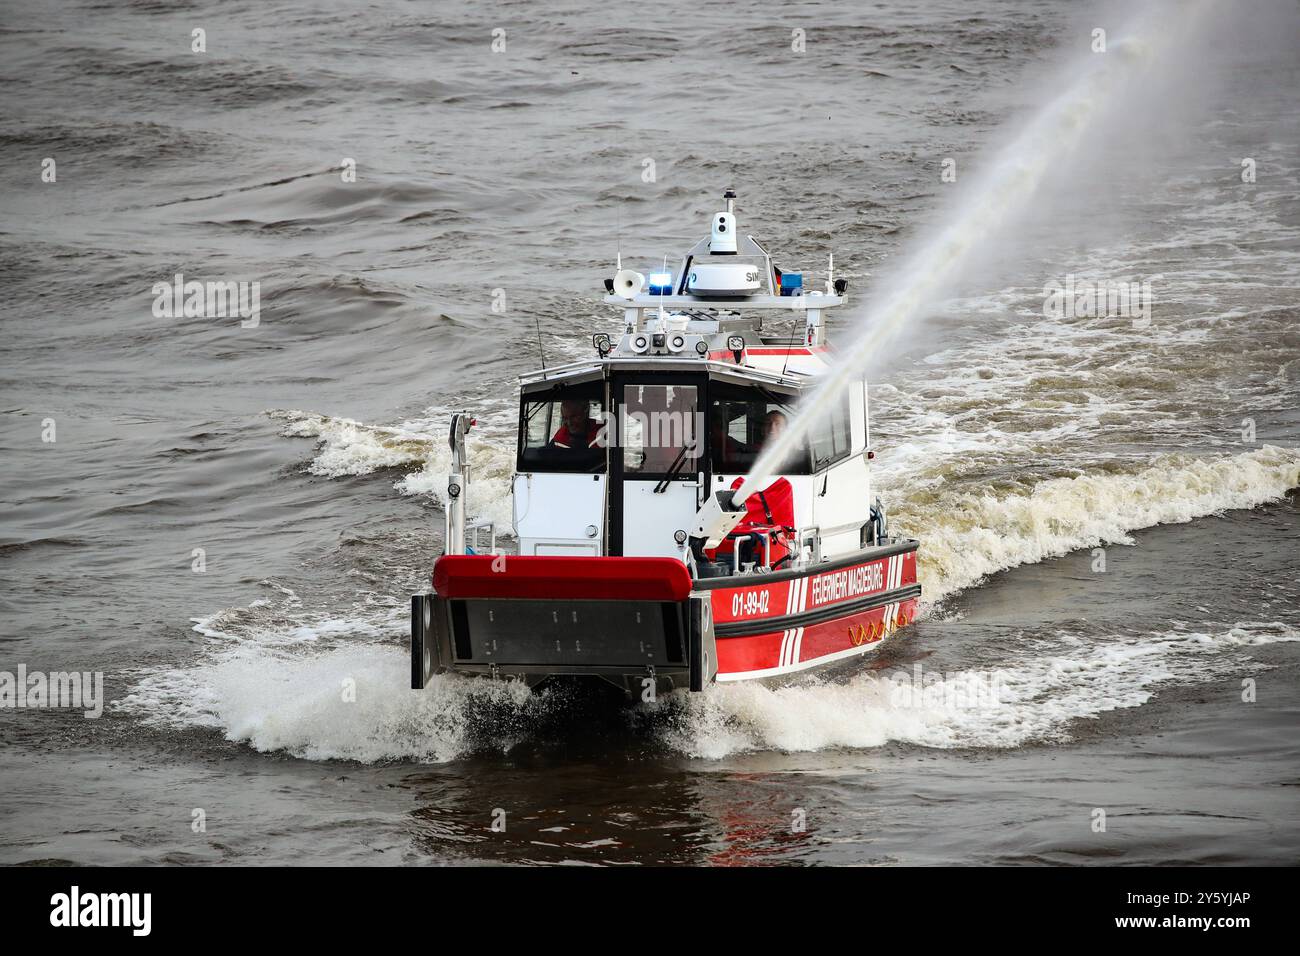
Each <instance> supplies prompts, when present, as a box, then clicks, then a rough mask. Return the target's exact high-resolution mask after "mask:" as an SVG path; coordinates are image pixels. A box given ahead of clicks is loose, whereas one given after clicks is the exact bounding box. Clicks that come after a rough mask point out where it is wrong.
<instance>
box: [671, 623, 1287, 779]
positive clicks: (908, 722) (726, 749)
mask: <svg viewBox="0 0 1300 956" xmlns="http://www.w3.org/2000/svg"><path fill="white" fill-rule="evenodd" d="M1294 641H1300V628H1297V627H1296V626H1294V625H1290V624H1285V623H1281V622H1240V623H1237V624H1235V625H1233V626H1231V627H1228V628H1225V629H1196V628H1194V627H1182V628H1179V629H1177V630H1172V631H1168V632H1164V633H1159V634H1152V635H1142V636H1116V635H1106V634H1095V635H1087V636H1081V635H1076V634H1069V633H1063V634H1059V635H1055V636H1052V637H1047V638H1044V637H1041V636H1039V637H1027V638H1026V639H1025V641H1024V653H1023V654H1022V655H1021V656H1019V657H1017V658H1013V659H1010V660H1008V661H1006V662H1005V664H1003V665H1002V666H1000V667H998V668H996V669H995V670H987V671H986V670H962V671H958V672H956V673H947V674H941V675H934V678H933V679H927V677H926V672H925V671H924V670H914V669H908V668H899V669H896V670H893V671H885V672H883V673H879V674H878V673H874V672H868V673H862V674H859V675H857V676H855V677H853V678H852V679H851V680H849V681H848V682H847V683H842V684H830V683H811V684H806V685H795V686H789V687H781V688H775V689H774V688H771V687H766V686H763V685H761V684H754V683H748V684H728V685H720V686H717V687H714V688H711V689H710V690H709V691H708V692H707V693H704V694H688V693H679V694H677V695H674V696H673V697H672V698H670V699H669V700H668V701H667V702H665V703H664V704H663V705H661V706H662V707H665V708H673V709H674V711H675V712H674V713H673V716H672V719H671V721H669V722H668V724H667V726H666V727H665V729H663V730H661V731H660V737H661V739H662V740H663V741H664V742H665V743H666V744H667V745H669V746H670V747H672V748H674V749H676V750H679V751H681V752H682V753H685V754H687V755H689V756H692V757H699V758H703V759H709V760H717V759H721V758H723V757H727V756H730V755H731V754H735V753H740V752H745V751H751V750H781V751H787V752H788V751H805V750H827V749H833V748H841V747H843V748H854V749H857V748H866V747H878V746H881V745H883V744H886V743H890V742H895V741H897V742H902V743H910V744H916V745H918V746H923V747H937V748H945V749H947V748H953V747H977V748H1008V747H1017V746H1020V745H1021V744H1024V743H1026V742H1029V741H1049V740H1054V741H1063V740H1067V739H1069V727H1070V725H1071V724H1072V723H1073V722H1074V721H1077V720H1080V719H1087V718H1091V717H1096V716H1098V715H1099V714H1102V713H1105V712H1107V711H1111V710H1116V709H1121V708H1129V707H1138V706H1141V705H1142V704H1144V703H1146V702H1147V701H1148V700H1150V698H1151V696H1152V694H1153V693H1154V690H1155V688H1156V687H1157V686H1158V685H1161V684H1165V683H1200V682H1205V681H1211V680H1215V679H1217V678H1220V677H1223V676H1225V675H1229V674H1239V673H1247V672H1253V670H1252V668H1251V667H1250V666H1249V665H1244V666H1243V664H1242V662H1241V661H1240V660H1237V659H1235V658H1222V657H1219V656H1217V655H1219V654H1220V652H1223V651H1225V650H1230V649H1235V648H1241V647H1251V646H1261V645H1265V644H1273V643H1279V642H1282V643H1290V642H1294ZM918 668H919V665H918ZM990 688H992V689H993V690H994V691H995V692H994V693H990Z"/></svg>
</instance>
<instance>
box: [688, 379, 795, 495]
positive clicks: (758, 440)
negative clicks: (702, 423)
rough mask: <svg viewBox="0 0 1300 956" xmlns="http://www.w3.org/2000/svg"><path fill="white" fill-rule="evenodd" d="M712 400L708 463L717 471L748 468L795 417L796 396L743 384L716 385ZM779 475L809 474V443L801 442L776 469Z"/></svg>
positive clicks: (736, 472)
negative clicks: (793, 405) (794, 398)
mask: <svg viewBox="0 0 1300 956" xmlns="http://www.w3.org/2000/svg"><path fill="white" fill-rule="evenodd" d="M711 395H712V398H711V400H710V402H709V462H710V465H711V467H712V469H713V471H714V472H715V473H717V474H724V475H739V474H744V473H745V472H747V471H749V469H750V467H751V466H752V465H753V464H754V462H755V461H757V460H758V456H759V453H760V452H762V451H763V449H764V448H766V447H767V445H768V443H769V442H771V441H773V440H774V439H775V438H776V436H777V435H778V434H779V433H780V432H781V431H782V429H783V428H784V426H785V425H787V424H788V423H789V422H790V421H791V420H793V418H794V415H795V411H794V408H793V407H792V402H793V396H786V395H778V394H774V393H772V392H767V391H761V390H759V389H754V388H744V387H741V386H727V385H717V386H714V388H713V390H712V392H711ZM776 471H777V473H778V474H783V475H806V474H808V446H807V443H806V442H801V443H800V444H798V445H797V446H796V447H794V448H793V449H791V452H790V455H789V457H788V458H787V459H786V460H785V461H784V462H783V463H781V464H780V465H779V466H778V467H777V469H776Z"/></svg>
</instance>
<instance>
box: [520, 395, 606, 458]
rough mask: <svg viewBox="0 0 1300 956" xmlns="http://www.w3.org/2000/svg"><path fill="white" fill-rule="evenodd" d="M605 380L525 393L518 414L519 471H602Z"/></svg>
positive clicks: (604, 437)
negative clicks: (543, 391)
mask: <svg viewBox="0 0 1300 956" xmlns="http://www.w3.org/2000/svg"><path fill="white" fill-rule="evenodd" d="M604 394H605V393H604V384H603V383H602V382H590V383H585V384H583V385H578V386H568V387H567V388H564V389H562V390H559V391H548V392H545V393H541V394H535V395H525V396H524V398H523V406H522V408H521V410H520V417H519V470H520V471H578V472H593V473H594V472H603V471H604V470H605V447H606V444H607V441H606V434H607V429H606V427H605V425H606V421H605V411H604V407H605V402H604Z"/></svg>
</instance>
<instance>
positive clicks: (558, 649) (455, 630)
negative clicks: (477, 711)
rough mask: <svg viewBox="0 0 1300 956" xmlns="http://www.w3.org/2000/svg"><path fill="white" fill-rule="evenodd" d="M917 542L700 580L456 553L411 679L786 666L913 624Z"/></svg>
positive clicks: (876, 640)
mask: <svg viewBox="0 0 1300 956" xmlns="http://www.w3.org/2000/svg"><path fill="white" fill-rule="evenodd" d="M916 548H917V543H916V542H915V541H899V542H896V543H893V544H888V545H883V546H879V547H873V548H868V549H864V550H863V551H860V552H857V553H855V554H853V555H849V556H846V557H842V558H839V559H836V560H831V561H824V562H820V563H818V564H815V565H810V566H806V567H802V568H796V569H795V570H791V571H778V572H768V573H757V574H747V575H740V576H727V577H721V578H713V579H703V580H696V581H692V580H691V578H690V575H689V574H688V573H687V572H686V569H685V567H684V566H683V565H682V564H681V562H679V561H677V560H676V559H672V558H608V557H529V556H499V557H493V556H490V555H484V556H472V555H449V556H444V557H442V558H440V559H439V560H438V562H437V563H436V564H435V566H434V574H433V581H434V593H432V594H427V595H417V596H416V597H415V598H414V599H413V601H412V616H411V665H412V672H411V678H412V686H414V687H417V688H418V687H423V686H425V684H426V683H427V682H428V681H429V679H430V678H431V677H432V676H433V675H434V674H439V673H445V672H448V671H454V672H461V673H470V674H484V675H490V676H494V677H511V676H514V677H522V678H524V679H525V680H527V681H528V682H529V683H530V684H535V683H539V682H540V681H542V680H545V679H546V678H548V677H552V676H556V675H570V676H594V677H601V678H604V679H606V680H609V681H612V682H613V683H615V684H617V685H619V686H621V687H624V688H625V689H627V690H628V691H629V692H632V693H638V692H641V691H643V690H644V689H645V688H646V687H647V686H650V685H653V686H654V687H656V688H657V689H659V690H669V689H672V688H674V687H681V686H687V687H690V688H691V689H692V690H701V689H703V688H704V687H705V686H706V685H708V684H709V683H712V682H714V681H718V682H730V681H743V680H763V679H769V678H782V677H785V676H786V675H790V674H796V673H799V672H801V671H807V670H810V669H812V668H816V667H821V666H824V665H827V664H831V663H834V662H837V661H842V660H845V659H847V658H852V657H856V656H860V655H862V654H865V653H868V652H870V651H872V650H874V649H875V648H876V647H878V646H879V645H880V643H881V642H882V641H884V640H886V639H887V638H888V637H890V636H891V635H892V634H894V633H895V632H896V631H897V630H898V629H900V628H902V627H904V626H906V625H907V624H910V623H911V622H912V620H913V619H914V617H915V616H916V611H917V603H918V601H919V599H920V595H921V589H920V586H919V585H918V584H917V583H916Z"/></svg>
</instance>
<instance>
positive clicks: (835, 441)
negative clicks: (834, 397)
mask: <svg viewBox="0 0 1300 956" xmlns="http://www.w3.org/2000/svg"><path fill="white" fill-rule="evenodd" d="M809 441H810V443H811V445H812V458H813V471H821V470H822V469H823V468H826V467H828V466H829V465H833V464H834V463H835V462H837V461H841V460H843V459H844V458H847V457H848V454H849V449H850V447H851V446H852V444H853V435H852V432H851V431H850V426H849V406H848V403H847V402H846V401H844V400H840V401H838V402H836V403H835V404H834V405H832V406H831V408H830V410H829V411H828V412H827V413H826V414H825V415H824V416H823V417H822V419H821V420H820V421H818V422H817V423H816V424H814V425H813V428H812V431H811V433H810V435H809Z"/></svg>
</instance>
